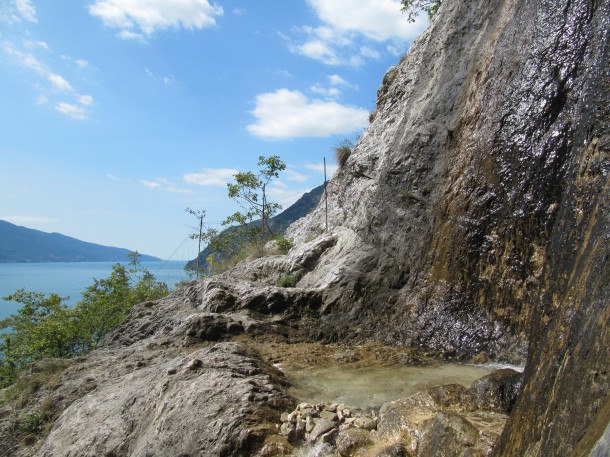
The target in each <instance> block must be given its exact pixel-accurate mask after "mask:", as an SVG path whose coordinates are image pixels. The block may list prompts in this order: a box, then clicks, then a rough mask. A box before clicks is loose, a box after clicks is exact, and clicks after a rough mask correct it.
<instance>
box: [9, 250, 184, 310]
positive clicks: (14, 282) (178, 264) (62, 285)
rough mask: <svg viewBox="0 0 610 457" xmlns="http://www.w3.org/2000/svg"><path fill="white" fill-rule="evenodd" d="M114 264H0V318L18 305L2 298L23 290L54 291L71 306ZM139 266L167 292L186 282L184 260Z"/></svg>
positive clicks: (103, 276)
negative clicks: (167, 289)
mask: <svg viewBox="0 0 610 457" xmlns="http://www.w3.org/2000/svg"><path fill="white" fill-rule="evenodd" d="M115 263H117V262H65V263H64V262H54V263H0V319H3V318H5V317H7V316H9V315H11V314H14V313H15V312H16V311H17V310H18V309H19V304H18V303H15V302H12V301H6V300H4V299H3V297H6V296H7V295H10V294H12V293H13V292H15V291H16V290H18V289H21V288H24V289H25V290H26V291H28V292H43V293H45V294H48V293H51V292H54V293H57V294H58V295H59V296H61V297H70V299H69V300H68V301H67V303H70V304H74V303H76V302H77V301H78V300H80V298H81V293H82V292H83V291H84V290H85V289H86V288H87V287H88V286H90V285H92V284H93V279H94V278H95V279H104V278H107V277H108V276H110V273H111V272H112V266H113V265H114V264H115ZM140 265H141V267H142V268H145V269H147V270H148V271H150V272H151V273H152V274H154V275H155V277H156V278H157V280H159V281H163V282H165V283H166V284H167V285H168V286H169V287H170V289H171V288H173V287H174V286H175V285H176V283H177V282H179V281H182V280H184V279H188V275H187V274H186V272H185V271H184V266H185V265H186V261H160V262H141V264H140Z"/></svg>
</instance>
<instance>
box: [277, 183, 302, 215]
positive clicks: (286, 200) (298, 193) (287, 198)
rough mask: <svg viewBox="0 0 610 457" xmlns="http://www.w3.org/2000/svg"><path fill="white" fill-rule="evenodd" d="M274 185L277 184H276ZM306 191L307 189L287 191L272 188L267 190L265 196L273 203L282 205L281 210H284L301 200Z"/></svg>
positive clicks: (285, 189)
mask: <svg viewBox="0 0 610 457" xmlns="http://www.w3.org/2000/svg"><path fill="white" fill-rule="evenodd" d="M274 184H277V182H276V183H274ZM308 190H309V189H297V190H295V189H287V188H284V187H281V186H272V187H269V188H268V189H267V194H268V195H269V197H270V198H271V199H272V200H273V201H275V202H276V203H279V204H280V205H282V208H283V209H286V208H288V207H289V206H290V205H292V204H293V203H295V202H296V201H297V200H298V199H299V198H301V197H302V196H303V194H304V193H305V192H307V191H308Z"/></svg>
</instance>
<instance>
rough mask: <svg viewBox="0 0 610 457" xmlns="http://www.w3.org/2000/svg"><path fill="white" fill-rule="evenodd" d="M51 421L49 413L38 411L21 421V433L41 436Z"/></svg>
mask: <svg viewBox="0 0 610 457" xmlns="http://www.w3.org/2000/svg"><path fill="white" fill-rule="evenodd" d="M49 420H50V417H49V414H48V413H47V411H37V412H34V413H31V414H27V415H26V416H25V417H24V418H23V419H22V420H21V421H20V424H19V425H20V427H19V428H20V429H21V432H22V433H24V434H26V435H37V434H39V433H40V432H41V431H42V430H43V429H44V427H45V425H46V424H47V422H48V421H49Z"/></svg>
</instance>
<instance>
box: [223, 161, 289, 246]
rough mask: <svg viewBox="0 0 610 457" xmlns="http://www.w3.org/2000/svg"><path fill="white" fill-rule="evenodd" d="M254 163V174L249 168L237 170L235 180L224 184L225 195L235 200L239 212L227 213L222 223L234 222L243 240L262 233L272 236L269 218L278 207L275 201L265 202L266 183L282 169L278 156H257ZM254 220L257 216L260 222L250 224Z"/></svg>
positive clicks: (266, 199) (266, 194)
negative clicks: (255, 164) (226, 188)
mask: <svg viewBox="0 0 610 457" xmlns="http://www.w3.org/2000/svg"><path fill="white" fill-rule="evenodd" d="M258 166H259V170H258V173H256V174H255V173H254V172H252V171H247V172H240V173H237V174H235V175H234V179H235V182H234V183H229V184H227V187H228V193H229V197H230V198H232V199H234V200H235V201H237V202H238V203H239V205H240V206H241V207H242V211H237V212H235V213H234V214H232V215H231V216H229V217H228V218H227V219H226V220H225V221H224V222H223V224H224V225H234V224H237V226H238V227H239V228H240V230H241V232H242V236H244V237H245V238H247V239H252V238H255V237H257V236H259V235H263V236H264V234H265V233H266V234H267V235H268V236H273V231H272V230H271V227H270V226H269V219H271V218H272V217H273V215H274V214H275V213H276V212H277V211H278V210H280V209H282V207H281V205H279V204H278V203H274V202H271V201H269V199H268V192H267V186H268V185H269V183H270V182H271V181H272V180H273V179H274V178H278V177H279V173H280V171H283V170H285V169H286V163H285V162H283V161H282V160H280V158H279V157H278V156H270V157H264V156H260V157H259V160H258ZM255 219H260V221H261V223H260V225H259V224H252V221H254V220H255Z"/></svg>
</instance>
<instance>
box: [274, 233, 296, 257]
mask: <svg viewBox="0 0 610 457" xmlns="http://www.w3.org/2000/svg"><path fill="white" fill-rule="evenodd" d="M275 243H276V244H277V247H278V248H279V250H280V254H288V251H290V249H291V248H292V247H293V246H294V242H293V241H292V240H291V239H288V238H286V237H285V236H284V235H279V236H276V237H275Z"/></svg>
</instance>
